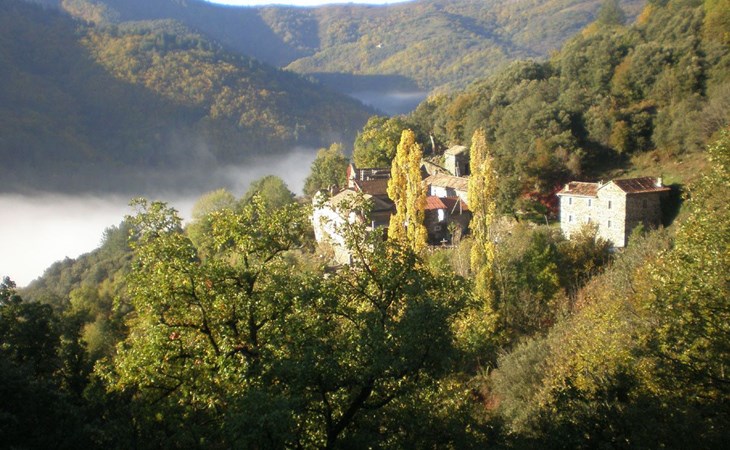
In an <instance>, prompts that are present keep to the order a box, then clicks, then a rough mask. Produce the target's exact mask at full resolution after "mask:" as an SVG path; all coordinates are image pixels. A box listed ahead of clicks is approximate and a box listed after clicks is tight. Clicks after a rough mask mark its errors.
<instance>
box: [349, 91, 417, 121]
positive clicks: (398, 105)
mask: <svg viewBox="0 0 730 450" xmlns="http://www.w3.org/2000/svg"><path fill="white" fill-rule="evenodd" d="M349 95H350V97H354V98H356V99H358V100H360V101H361V102H362V103H364V104H366V105H368V106H371V107H373V108H376V109H378V110H380V111H382V112H384V113H386V114H388V115H389V116H395V115H399V114H408V113H409V112H411V111H413V110H414V109H416V107H417V106H418V105H419V104H420V103H421V102H422V101H424V100H425V99H426V97H428V91H388V92H382V91H357V92H351V93H350V94H349Z"/></svg>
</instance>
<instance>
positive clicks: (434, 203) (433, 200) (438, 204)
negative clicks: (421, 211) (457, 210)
mask: <svg viewBox="0 0 730 450" xmlns="http://www.w3.org/2000/svg"><path fill="white" fill-rule="evenodd" d="M433 209H446V205H445V204H444V202H442V201H441V199H440V198H439V197H436V196H433V195H429V196H428V197H426V211H430V210H433Z"/></svg>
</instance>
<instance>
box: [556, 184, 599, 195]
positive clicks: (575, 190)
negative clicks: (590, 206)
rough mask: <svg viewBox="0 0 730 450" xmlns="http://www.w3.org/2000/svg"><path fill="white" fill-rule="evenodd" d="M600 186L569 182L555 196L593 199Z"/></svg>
mask: <svg viewBox="0 0 730 450" xmlns="http://www.w3.org/2000/svg"><path fill="white" fill-rule="evenodd" d="M599 187H600V185H599V184H598V183H583V182H582V181H571V182H570V183H568V184H566V185H565V187H564V188H563V189H561V190H560V192H558V194H557V195H565V194H567V195H580V196H585V197H595V196H596V193H597V192H598V188H599Z"/></svg>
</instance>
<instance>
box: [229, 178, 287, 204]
mask: <svg viewBox="0 0 730 450" xmlns="http://www.w3.org/2000/svg"><path fill="white" fill-rule="evenodd" d="M257 197H258V198H259V199H260V200H261V201H262V202H263V203H264V204H265V205H266V206H267V207H268V208H271V209H281V208H284V207H285V206H287V205H290V204H291V203H293V202H294V193H293V192H292V191H290V190H289V188H288V187H287V186H286V183H284V180H282V179H281V178H279V177H277V176H276V175H266V176H265V177H263V178H259V179H258V180H254V181H252V182H251V185H250V186H249V187H248V190H247V191H246V193H245V194H243V197H241V203H243V204H247V203H251V202H253V201H254V199H255V198H257Z"/></svg>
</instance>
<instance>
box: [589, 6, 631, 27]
mask: <svg viewBox="0 0 730 450" xmlns="http://www.w3.org/2000/svg"><path fill="white" fill-rule="evenodd" d="M596 22H598V23H599V24H600V25H602V26H616V25H623V24H624V22H626V13H625V12H624V11H623V10H622V9H621V5H619V3H618V0H604V1H603V3H601V9H599V10H598V15H597V16H596Z"/></svg>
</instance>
